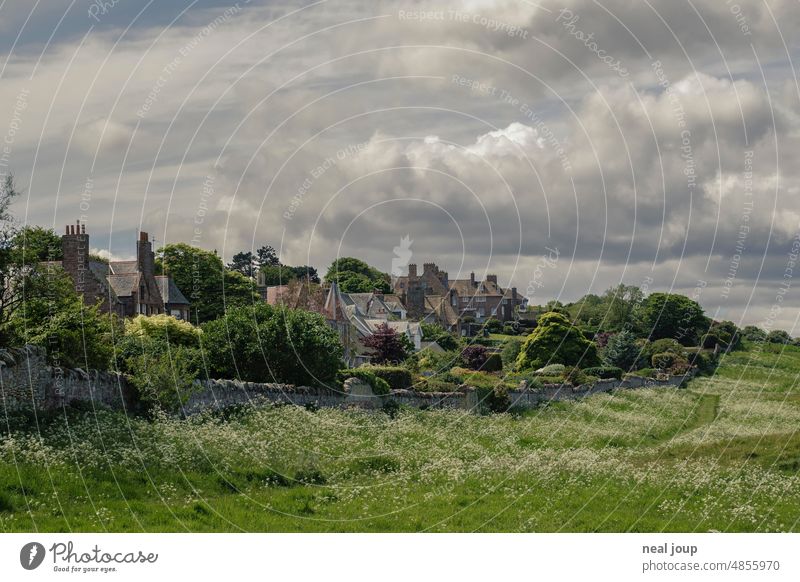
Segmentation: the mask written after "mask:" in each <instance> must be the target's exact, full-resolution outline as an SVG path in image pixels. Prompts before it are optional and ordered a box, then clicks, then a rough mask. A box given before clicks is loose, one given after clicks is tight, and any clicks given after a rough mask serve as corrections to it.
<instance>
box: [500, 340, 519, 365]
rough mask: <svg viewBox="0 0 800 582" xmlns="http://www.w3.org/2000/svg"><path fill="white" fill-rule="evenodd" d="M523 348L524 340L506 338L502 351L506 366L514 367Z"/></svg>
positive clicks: (501, 356)
mask: <svg viewBox="0 0 800 582" xmlns="http://www.w3.org/2000/svg"><path fill="white" fill-rule="evenodd" d="M520 348H522V341H521V340H518V339H509V340H506V341H505V343H504V344H503V349H502V351H501V352H500V358H501V359H502V361H503V365H504V366H506V367H513V366H514V363H515V362H516V361H517V356H519V350H520Z"/></svg>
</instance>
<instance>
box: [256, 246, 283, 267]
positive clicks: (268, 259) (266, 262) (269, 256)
mask: <svg viewBox="0 0 800 582" xmlns="http://www.w3.org/2000/svg"><path fill="white" fill-rule="evenodd" d="M256 261H257V262H258V266H259V267H267V266H273V267H274V266H277V265H279V264H280V261H279V260H278V254H277V253H276V252H275V249H274V248H272V247H271V246H269V245H264V246H262V247H260V248H259V249H257V250H256Z"/></svg>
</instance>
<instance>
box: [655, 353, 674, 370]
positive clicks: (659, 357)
mask: <svg viewBox="0 0 800 582" xmlns="http://www.w3.org/2000/svg"><path fill="white" fill-rule="evenodd" d="M676 357H677V356H676V355H675V354H673V353H671V352H662V353H660V354H654V355H653V357H652V359H651V363H652V364H653V367H654V368H658V369H660V370H666V369H668V368H670V367H671V366H672V364H673V363H675V359H676Z"/></svg>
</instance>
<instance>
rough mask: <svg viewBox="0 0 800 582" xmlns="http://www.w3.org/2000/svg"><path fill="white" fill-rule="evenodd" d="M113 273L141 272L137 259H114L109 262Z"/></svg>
mask: <svg viewBox="0 0 800 582" xmlns="http://www.w3.org/2000/svg"><path fill="white" fill-rule="evenodd" d="M109 267H110V268H111V274H112V275H126V274H130V273H138V272H139V263H138V262H137V261H112V262H111V263H109Z"/></svg>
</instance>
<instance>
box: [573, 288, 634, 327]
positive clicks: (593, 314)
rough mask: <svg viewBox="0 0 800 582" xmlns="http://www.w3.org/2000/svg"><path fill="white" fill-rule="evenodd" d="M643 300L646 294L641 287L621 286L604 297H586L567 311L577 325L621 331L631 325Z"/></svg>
mask: <svg viewBox="0 0 800 582" xmlns="http://www.w3.org/2000/svg"><path fill="white" fill-rule="evenodd" d="M643 298H644V293H643V292H642V290H641V289H640V288H639V287H636V286H633V285H623V284H619V285H617V286H616V287H611V288H609V289H608V290H606V292H605V293H603V295H602V296H597V295H593V294H589V295H585V296H584V297H582V298H581V299H579V300H578V301H576V302H575V303H573V304H571V305H569V306H568V308H567V309H568V312H569V313H570V317H571V318H572V320H573V321H574V322H575V323H576V324H581V325H589V326H600V327H602V329H603V330H607V331H621V330H623V329H626V328H627V327H628V326H629V325H630V323H631V321H632V318H633V313H634V311H635V310H636V308H637V307H638V306H639V305H640V304H641V302H642V300H643Z"/></svg>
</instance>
